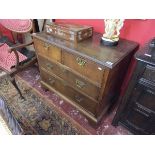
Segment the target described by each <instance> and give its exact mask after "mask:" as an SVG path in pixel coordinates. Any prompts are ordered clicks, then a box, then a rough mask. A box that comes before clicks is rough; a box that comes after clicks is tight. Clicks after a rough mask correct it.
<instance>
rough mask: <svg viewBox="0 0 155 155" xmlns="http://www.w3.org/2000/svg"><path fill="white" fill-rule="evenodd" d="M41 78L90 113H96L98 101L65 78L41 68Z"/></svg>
mask: <svg viewBox="0 0 155 155" xmlns="http://www.w3.org/2000/svg"><path fill="white" fill-rule="evenodd" d="M41 80H42V81H44V82H45V83H47V84H48V85H49V86H51V87H52V88H54V89H55V90H56V91H58V92H60V93H61V94H63V95H64V96H66V97H67V98H69V99H70V100H72V101H74V102H76V103H77V104H78V105H80V106H81V107H82V108H84V109H85V110H86V111H88V112H89V113H91V114H93V115H95V112H96V105H97V102H94V101H92V100H91V99H89V98H88V97H86V96H84V95H83V94H81V93H79V92H77V91H76V90H74V89H73V88H71V87H70V86H69V85H68V84H67V82H65V81H64V80H62V79H60V78H58V77H56V76H54V75H51V74H49V73H48V72H46V71H43V70H41Z"/></svg>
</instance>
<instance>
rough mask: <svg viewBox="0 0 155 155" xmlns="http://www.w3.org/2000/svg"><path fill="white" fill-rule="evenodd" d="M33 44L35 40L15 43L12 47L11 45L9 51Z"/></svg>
mask: <svg viewBox="0 0 155 155" xmlns="http://www.w3.org/2000/svg"><path fill="white" fill-rule="evenodd" d="M32 44H33V41H32V42H30V43H25V44H18V45H14V46H12V47H10V48H9V49H8V52H10V53H11V52H12V51H16V50H17V49H18V48H23V47H26V46H29V45H32Z"/></svg>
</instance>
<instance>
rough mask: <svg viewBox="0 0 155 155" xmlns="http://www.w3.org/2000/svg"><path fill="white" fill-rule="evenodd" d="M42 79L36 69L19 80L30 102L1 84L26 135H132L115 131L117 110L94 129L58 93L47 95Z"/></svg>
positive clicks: (122, 130)
mask: <svg viewBox="0 0 155 155" xmlns="http://www.w3.org/2000/svg"><path fill="white" fill-rule="evenodd" d="M39 79H40V76H39V71H38V69H37V68H36V67H33V68H32V67H31V68H29V69H27V70H25V71H23V72H21V73H20V74H18V75H17V76H16V81H17V83H18V86H19V87H20V89H21V90H22V93H23V95H24V97H25V99H26V100H22V99H20V98H19V94H18V93H17V91H16V90H15V88H14V87H13V85H12V84H11V83H10V82H9V81H8V79H7V78H3V79H1V80H0V90H1V93H2V94H3V96H5V98H6V100H7V104H8V106H9V108H10V109H11V110H12V113H13V114H14V116H15V118H16V119H17V121H18V122H19V124H20V125H21V127H22V129H23V130H24V132H25V134H41V135H44V134H46V135H50V134H52V135H76V134H80V135H82V134H85V135H88V134H93V135H95V134H97V135H101V134H125V135H126V134H131V133H130V132H128V131H127V130H125V129H124V128H122V127H120V126H119V127H117V128H115V127H113V126H112V125H111V121H112V119H113V117H114V114H115V113H116V112H115V111H116V110H113V111H112V112H111V113H110V114H108V115H107V116H106V117H105V118H104V119H103V121H102V122H101V124H100V126H99V127H98V128H93V127H92V126H90V125H89V123H88V121H87V119H86V118H85V117H84V116H83V115H82V114H81V113H80V112H79V111H78V110H77V109H75V108H74V107H73V106H71V105H70V104H69V103H66V101H64V100H62V99H61V98H60V97H59V96H58V95H57V94H55V93H54V92H49V91H47V92H45V91H44V90H43V89H42V88H41V86H40V82H39Z"/></svg>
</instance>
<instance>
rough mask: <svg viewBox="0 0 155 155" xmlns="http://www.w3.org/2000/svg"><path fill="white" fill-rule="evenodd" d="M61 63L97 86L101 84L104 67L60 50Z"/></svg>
mask: <svg viewBox="0 0 155 155" xmlns="http://www.w3.org/2000/svg"><path fill="white" fill-rule="evenodd" d="M62 63H63V64H64V65H66V66H68V67H70V68H72V69H73V70H75V71H77V72H79V73H80V74H82V75H84V76H86V77H88V78H89V79H90V80H92V81H94V82H97V83H98V84H101V83H102V78H103V74H104V66H102V65H99V64H97V63H95V62H93V61H91V60H88V59H86V58H83V57H80V56H78V55H73V54H71V53H69V52H66V51H64V50H62Z"/></svg>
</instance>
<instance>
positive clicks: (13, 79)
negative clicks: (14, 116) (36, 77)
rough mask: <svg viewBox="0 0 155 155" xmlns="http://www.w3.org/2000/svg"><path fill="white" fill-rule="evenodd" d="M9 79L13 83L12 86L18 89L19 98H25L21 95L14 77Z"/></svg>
mask: <svg viewBox="0 0 155 155" xmlns="http://www.w3.org/2000/svg"><path fill="white" fill-rule="evenodd" d="M10 81H11V83H12V84H13V85H14V87H15V88H16V90H17V91H18V93H19V95H20V97H21V99H25V98H24V97H23V95H22V92H21V90H20V89H19V87H18V85H17V83H16V80H15V77H11V80H10Z"/></svg>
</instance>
